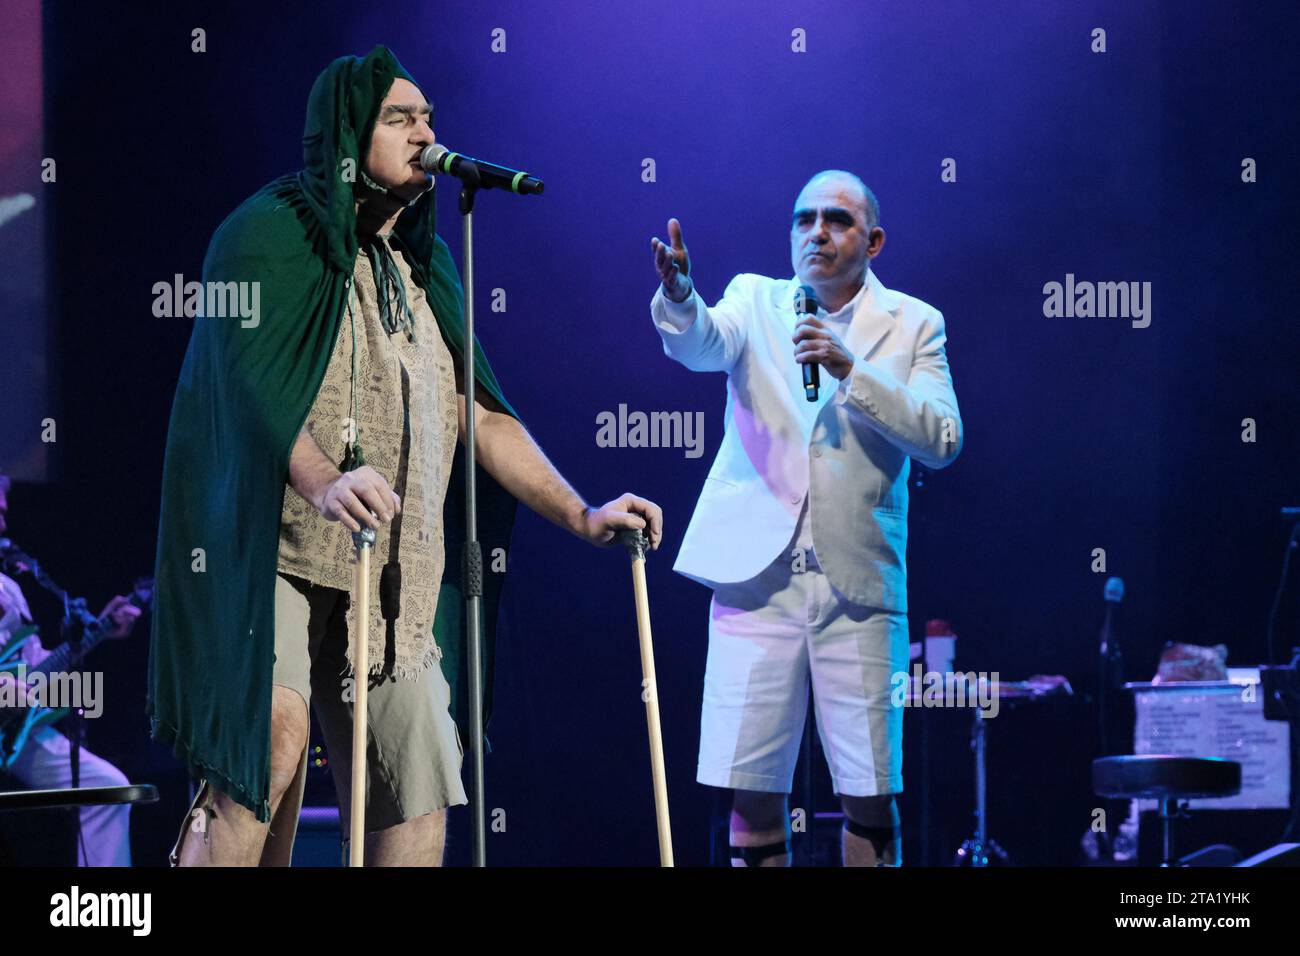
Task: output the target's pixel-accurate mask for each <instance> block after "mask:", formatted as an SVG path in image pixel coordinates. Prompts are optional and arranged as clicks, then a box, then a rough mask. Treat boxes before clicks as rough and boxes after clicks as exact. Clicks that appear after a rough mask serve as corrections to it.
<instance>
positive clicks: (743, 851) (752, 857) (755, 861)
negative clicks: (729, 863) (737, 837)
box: [731, 840, 790, 866]
mask: <svg viewBox="0 0 1300 956" xmlns="http://www.w3.org/2000/svg"><path fill="white" fill-rule="evenodd" d="M789 852H790V841H789V840H782V841H781V842H780V843H765V844H763V845H762V846H733V847H732V848H731V858H732V859H733V860H744V861H745V866H759V865H760V864H761V862H762V861H763V860H765V859H767V858H768V857H769V856H780V855H781V854H783V853H789Z"/></svg>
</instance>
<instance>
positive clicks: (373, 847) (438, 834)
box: [366, 810, 447, 866]
mask: <svg viewBox="0 0 1300 956" xmlns="http://www.w3.org/2000/svg"><path fill="white" fill-rule="evenodd" d="M446 837H447V811H446V810H434V811H433V812H432V813H426V814H425V815H424V816H421V817H415V818H414V819H412V820H406V821H405V822H403V823H399V824H397V826H393V827H388V828H387V829H385V830H376V831H375V832H374V833H367V834H366V866H442V853H443V846H444V844H445V841H446Z"/></svg>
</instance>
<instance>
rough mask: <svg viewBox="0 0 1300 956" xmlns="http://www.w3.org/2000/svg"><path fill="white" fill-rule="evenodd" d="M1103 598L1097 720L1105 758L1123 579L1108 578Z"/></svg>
mask: <svg viewBox="0 0 1300 956" xmlns="http://www.w3.org/2000/svg"><path fill="white" fill-rule="evenodd" d="M1102 597H1104V598H1105V600H1106V616H1105V617H1104V618H1103V619H1102V623H1101V649H1100V654H1099V657H1100V660H1099V664H1100V666H1099V668H1098V678H1099V679H1098V681H1097V710H1098V715H1097V720H1098V744H1099V745H1100V747H1101V756H1103V757H1105V756H1106V755H1107V754H1108V753H1109V752H1110V751H1109V750H1108V749H1107V748H1108V743H1109V741H1108V740H1107V736H1108V735H1107V733H1106V723H1107V716H1108V715H1107V704H1106V697H1107V692H1108V691H1109V690H1110V684H1111V681H1112V679H1113V678H1115V677H1116V676H1118V670H1119V667H1120V651H1119V644H1118V643H1117V642H1116V641H1115V622H1114V614H1115V608H1117V607H1118V606H1119V603H1120V601H1122V600H1124V581H1123V579H1121V578H1107V579H1106V587H1105V589H1104V590H1103V591H1102Z"/></svg>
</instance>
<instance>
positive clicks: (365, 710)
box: [348, 527, 375, 866]
mask: <svg viewBox="0 0 1300 956" xmlns="http://www.w3.org/2000/svg"><path fill="white" fill-rule="evenodd" d="M352 543H353V544H354V545H355V546H356V549H357V576H356V579H355V580H354V581H353V587H352V593H353V600H354V601H355V602H356V608H357V629H356V633H354V634H353V635H352V675H353V691H354V694H355V697H354V700H353V703H352V819H351V826H350V828H349V831H348V833H349V836H348V866H365V862H366V736H367V730H368V724H369V718H370V710H369V707H368V706H367V705H368V703H369V699H370V698H369V695H370V553H371V552H372V551H373V550H374V548H375V529H374V528H364V527H363V528H362V529H361V530H360V531H354V532H353V533H352Z"/></svg>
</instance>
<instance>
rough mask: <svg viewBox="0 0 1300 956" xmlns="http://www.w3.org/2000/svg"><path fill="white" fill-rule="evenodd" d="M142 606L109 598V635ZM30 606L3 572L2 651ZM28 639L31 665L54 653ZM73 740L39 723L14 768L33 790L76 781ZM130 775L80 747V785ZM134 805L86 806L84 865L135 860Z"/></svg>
mask: <svg viewBox="0 0 1300 956" xmlns="http://www.w3.org/2000/svg"><path fill="white" fill-rule="evenodd" d="M8 497H9V477H8V476H7V475H5V474H3V473H0V537H3V536H4V534H5V529H6V527H7V526H6V524H5V515H6V514H7V512H8V510H9V501H8ZM139 616H140V609H139V608H137V607H135V606H134V605H132V604H131V603H130V602H129V600H128V599H127V598H126V597H123V596H118V597H115V598H113V599H112V600H111V601H109V602H108V605H107V606H106V607H105V608H104V611H103V613H102V614H100V617H101V618H112V620H113V623H114V625H115V626H114V629H113V630H112V631H111V632H110V633H109V636H110V637H114V638H118V637H126V636H127V635H128V634H130V633H131V629H132V628H133V627H135V621H136V618H138V617H139ZM31 619H32V616H31V612H30V611H29V610H28V607H27V601H26V599H25V598H24V597H23V592H22V591H21V590H20V589H19V587H18V583H17V582H16V581H14V579H13V578H10V577H8V576H7V575H5V574H2V573H0V653H3V652H4V650H5V649H6V648H7V646H8V644H9V641H10V639H11V638H12V637H13V635H14V633H15V632H17V631H19V630H20V629H22V628H23V625H24V624H28V623H30V622H31ZM16 639H17V640H22V641H23V647H22V651H21V654H22V658H23V661H24V662H25V663H26V664H27V666H28V668H32V667H36V666H37V665H39V664H40V663H41V661H43V660H45V658H46V657H48V656H49V653H50V652H49V651H47V650H45V649H44V648H43V647H42V646H41V641H40V638H39V637H38V636H37V635H36V634H34V633H33V634H31V635H29V636H27V637H26V638H22V637H18V638H16ZM13 679H14V678H13V676H12V675H0V681H12V680H13ZM70 757H71V744H70V743H69V741H68V738H67V737H65V736H63V734H61V733H59V731H57V730H55V729H54V728H53V727H50V726H45V727H41V728H39V729H38V730H37V731H36V732H35V733H34V734H33V735H32V737H31V738H30V739H29V740H28V742H27V745H26V746H25V747H24V748H23V750H22V752H21V753H20V754H19V755H18V759H17V760H16V761H15V762H14V764H13V766H12V767H10V768H9V771H8V772H9V773H10V774H12V775H13V776H15V777H17V778H18V780H20V781H22V783H23V784H24V785H26V786H27V787H30V788H31V789H33V790H50V789H61V788H65V787H71V786H72V764H71V760H70ZM129 782H130V781H128V780H127V779H126V776H125V775H124V774H123V773H122V771H120V770H118V769H117V768H116V767H114V766H113V765H112V764H111V763H109V762H108V761H107V760H105V759H104V758H103V757H98V756H96V755H95V754H93V753H91V752H90V751H89V750H87V749H86V748H85V747H82V748H81V781H80V783H81V786H83V787H122V786H126V785H127V784H128V783H129ZM130 813H131V808H130V806H129V805H128V806H91V807H82V809H81V839H80V840H79V841H78V846H77V864H78V865H79V866H130V865H131V841H130V837H129V826H130Z"/></svg>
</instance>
